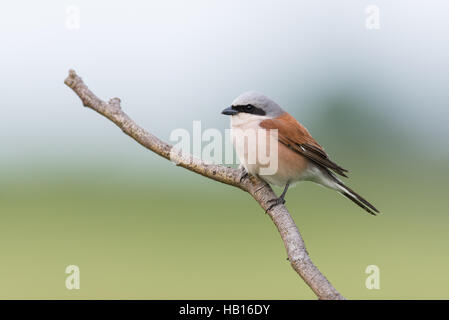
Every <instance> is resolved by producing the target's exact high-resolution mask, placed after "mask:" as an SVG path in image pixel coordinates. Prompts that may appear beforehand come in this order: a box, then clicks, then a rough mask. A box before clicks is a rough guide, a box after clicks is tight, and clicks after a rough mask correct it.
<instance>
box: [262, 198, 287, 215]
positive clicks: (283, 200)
mask: <svg viewBox="0 0 449 320" xmlns="http://www.w3.org/2000/svg"><path fill="white" fill-rule="evenodd" d="M271 202H272V203H273V204H271V205H270V206H269V207H268V209H267V210H266V211H265V213H267V212H268V211H270V210H271V209H273V208H274V207H276V206H277V205H280V204H285V199H283V198H281V197H279V198H275V199H271V200H268V201H267V203H271Z"/></svg>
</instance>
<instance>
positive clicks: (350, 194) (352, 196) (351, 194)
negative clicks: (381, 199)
mask: <svg viewBox="0 0 449 320" xmlns="http://www.w3.org/2000/svg"><path fill="white" fill-rule="evenodd" d="M336 182H337V188H338V191H339V192H340V193H341V194H342V195H344V196H345V197H346V198H348V199H349V200H351V201H353V202H354V203H355V204H357V205H358V206H359V207H361V208H362V209H365V210H366V211H367V212H368V213H370V214H372V215H373V216H375V215H376V214H377V213H379V210H377V209H376V208H375V207H374V206H373V205H372V204H371V203H369V202H368V201H366V200H365V199H364V198H362V196H360V195H359V194H357V193H356V192H355V191H354V190H352V189H351V188H349V187H347V186H345V185H344V184H343V182H341V181H339V180H337V181H336Z"/></svg>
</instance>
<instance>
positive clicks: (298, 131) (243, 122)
mask: <svg viewBox="0 0 449 320" xmlns="http://www.w3.org/2000/svg"><path fill="white" fill-rule="evenodd" d="M222 114H224V115H227V116H230V118H231V130H230V131H231V136H232V142H233V145H234V149H235V150H236V154H237V157H238V159H239V161H240V163H241V164H240V166H241V170H243V174H242V177H244V176H246V175H248V174H251V175H255V176H257V177H259V178H260V179H262V180H264V181H265V182H267V183H269V184H272V185H276V186H279V187H281V188H283V191H282V193H281V195H280V196H279V197H278V198H276V199H272V200H270V203H271V205H270V206H269V208H268V209H267V211H269V210H271V209H272V208H273V207H274V206H276V205H279V204H285V195H286V194H287V190H288V189H289V187H290V186H292V185H294V184H296V183H297V182H300V181H311V182H314V183H317V184H319V185H322V186H324V187H327V188H330V189H332V190H335V191H337V192H339V193H340V194H342V195H343V196H345V197H346V198H348V199H349V200H351V201H353V202H354V203H355V204H357V205H358V206H359V207H361V208H362V209H364V210H366V211H367V212H368V213H370V214H371V215H376V214H377V213H379V210H377V209H376V208H375V207H374V206H373V205H372V204H371V203H369V202H368V201H367V200H365V199H364V198H363V197H362V196H360V195H359V194H357V193H356V192H355V191H354V190H352V189H351V188H349V187H348V186H346V185H345V184H344V183H343V181H342V180H340V178H339V177H338V176H337V175H339V176H342V177H345V178H347V173H348V170H346V169H344V168H343V167H341V166H340V165H338V164H336V163H335V162H333V161H332V160H331V159H330V158H329V156H328V154H327V153H326V152H325V151H324V149H323V147H322V146H321V145H320V144H318V142H317V141H316V140H315V139H314V138H313V137H312V135H311V134H310V133H309V131H308V130H307V129H306V128H305V127H304V126H303V125H302V124H301V123H299V122H298V121H297V120H296V119H295V118H294V117H293V116H291V115H290V114H289V113H288V112H286V111H284V110H283V109H282V108H281V107H280V106H279V105H278V104H277V103H276V102H274V101H273V100H271V99H270V98H268V97H267V96H265V95H263V94H262V93H259V92H257V91H248V92H245V93H242V94H241V95H239V96H238V97H237V98H235V99H234V101H233V102H232V104H231V106H230V107H227V108H226V109H224V110H223V111H222ZM251 131H254V132H255V131H257V132H258V133H259V134H260V133H262V134H265V135H266V137H268V138H266V139H268V140H269V141H274V142H271V143H273V146H275V144H276V143H277V150H276V149H274V150H275V151H276V152H272V153H273V154H269V159H273V156H276V157H277V158H276V161H277V168H276V170H275V171H274V172H267V171H268V170H263V169H264V168H266V166H267V165H266V163H265V162H264V163H262V161H260V159H258V157H257V155H256V157H254V156H255V153H259V152H260V150H264V149H265V151H266V150H267V149H268V144H269V143H270V142H266V144H265V145H263V144H262V142H264V141H265V140H264V138H260V137H263V136H257V138H256V139H255V140H251V139H248V137H246V138H245V137H244V136H243V135H245V134H246V133H247V132H251ZM245 139H246V140H245ZM270 139H271V140H270ZM268 140H266V141H268ZM238 141H240V143H239V142H238ZM242 141H245V142H244V143H242ZM270 150H272V149H271V148H270ZM268 153H270V152H268ZM275 153H276V154H275ZM251 158H252V159H255V161H249V159H251ZM270 161H271V160H270Z"/></svg>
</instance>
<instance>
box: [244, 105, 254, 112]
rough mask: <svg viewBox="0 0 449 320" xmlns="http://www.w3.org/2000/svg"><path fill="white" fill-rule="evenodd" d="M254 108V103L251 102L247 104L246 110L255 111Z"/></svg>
mask: <svg viewBox="0 0 449 320" xmlns="http://www.w3.org/2000/svg"><path fill="white" fill-rule="evenodd" d="M253 110H254V106H253V105H251V104H247V105H246V106H245V111H247V112H248V111H253Z"/></svg>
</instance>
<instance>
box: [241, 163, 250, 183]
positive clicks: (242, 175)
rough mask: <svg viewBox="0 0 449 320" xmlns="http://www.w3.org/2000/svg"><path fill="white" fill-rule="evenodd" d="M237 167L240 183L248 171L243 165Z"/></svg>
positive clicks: (247, 174) (247, 176) (246, 176)
mask: <svg viewBox="0 0 449 320" xmlns="http://www.w3.org/2000/svg"><path fill="white" fill-rule="evenodd" d="M239 169H240V183H242V181H243V180H245V179H246V178H249V173H248V171H246V169H245V167H243V166H241V167H240V168H239Z"/></svg>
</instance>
